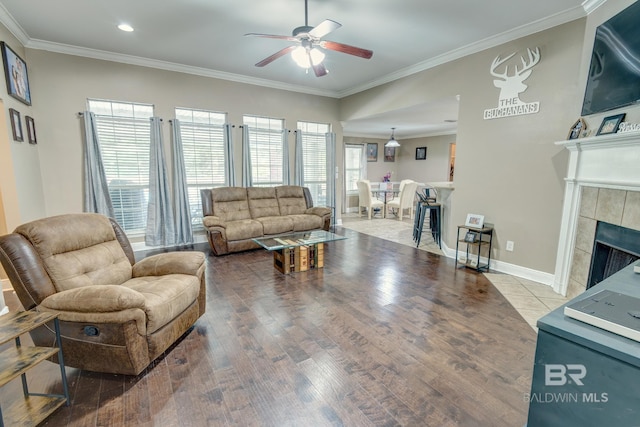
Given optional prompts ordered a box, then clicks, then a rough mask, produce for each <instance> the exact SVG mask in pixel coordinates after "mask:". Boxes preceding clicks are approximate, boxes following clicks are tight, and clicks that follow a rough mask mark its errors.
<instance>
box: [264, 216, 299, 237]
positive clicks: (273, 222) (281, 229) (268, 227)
mask: <svg viewBox="0 0 640 427" xmlns="http://www.w3.org/2000/svg"><path fill="white" fill-rule="evenodd" d="M256 221H260V223H261V224H262V229H263V231H264V234H265V235H266V234H281V233H287V232H289V231H293V218H291V217H288V216H265V217H262V218H258V219H257V220H256Z"/></svg>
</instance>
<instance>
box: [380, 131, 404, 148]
mask: <svg viewBox="0 0 640 427" xmlns="http://www.w3.org/2000/svg"><path fill="white" fill-rule="evenodd" d="M395 132H396V128H391V138H390V139H389V141H388V142H387V143H386V144H384V146H385V147H393V148H396V147H400V143H399V142H398V141H396V137H395Z"/></svg>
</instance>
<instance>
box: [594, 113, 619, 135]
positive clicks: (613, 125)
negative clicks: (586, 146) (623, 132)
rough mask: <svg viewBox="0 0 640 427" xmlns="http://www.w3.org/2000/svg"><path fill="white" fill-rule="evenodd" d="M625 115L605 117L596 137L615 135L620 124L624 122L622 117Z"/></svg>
mask: <svg viewBox="0 0 640 427" xmlns="http://www.w3.org/2000/svg"><path fill="white" fill-rule="evenodd" d="M625 114H626V113H622V114H616V115H615V116H609V117H605V118H604V119H603V120H602V124H601V125H600V128H599V129H598V133H596V135H608V134H610V133H616V132H617V131H618V127H619V126H620V122H622V120H624V116H625Z"/></svg>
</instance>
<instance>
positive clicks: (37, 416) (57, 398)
mask: <svg viewBox="0 0 640 427" xmlns="http://www.w3.org/2000/svg"><path fill="white" fill-rule="evenodd" d="M50 321H53V323H54V327H55V333H56V342H57V343H60V324H59V321H58V315H57V314H55V313H39V312H36V311H20V312H15V313H9V314H6V315H4V316H0V345H2V344H4V343H7V342H9V341H11V340H15V346H14V347H11V348H8V349H7V350H4V351H3V352H2V353H0V387H2V386H4V385H6V384H7V383H8V382H9V381H11V380H13V379H15V378H17V377H18V376H20V377H22V378H21V379H22V391H23V394H24V398H23V399H20V400H18V401H16V402H14V403H13V404H12V405H11V406H10V407H9V409H8V410H7V411H2V410H0V426H4V425H8V426H32V425H33V426H35V425H37V424H38V423H40V422H42V421H43V420H44V419H45V418H47V417H48V416H49V415H51V414H52V413H53V412H54V411H55V410H56V409H58V408H59V407H60V406H62V405H64V404H66V405H67V406H68V405H69V388H68V386H67V375H66V372H65V369H64V359H63V357H62V349H61V348H56V347H35V346H22V345H21V343H20V336H21V335H23V334H26V333H28V332H29V331H32V330H34V329H36V328H38V327H43V326H44V325H45V323H47V322H50ZM56 354H57V356H58V364H59V365H60V376H61V379H62V389H63V394H61V395H60V394H43V393H33V392H30V391H29V388H28V386H27V376H26V373H27V371H28V370H29V369H31V368H33V367H34V366H36V365H38V364H39V363H40V362H42V361H44V360H47V359H49V358H50V357H51V356H54V355H56Z"/></svg>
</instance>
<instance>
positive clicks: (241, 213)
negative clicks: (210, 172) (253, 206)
mask: <svg viewBox="0 0 640 427" xmlns="http://www.w3.org/2000/svg"><path fill="white" fill-rule="evenodd" d="M211 199H212V201H213V214H214V215H215V216H217V217H220V218H221V219H222V220H223V221H235V220H239V219H249V218H251V212H250V211H249V202H248V200H247V189H246V188H244V187H219V188H214V189H212V190H211Z"/></svg>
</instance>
